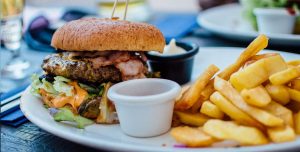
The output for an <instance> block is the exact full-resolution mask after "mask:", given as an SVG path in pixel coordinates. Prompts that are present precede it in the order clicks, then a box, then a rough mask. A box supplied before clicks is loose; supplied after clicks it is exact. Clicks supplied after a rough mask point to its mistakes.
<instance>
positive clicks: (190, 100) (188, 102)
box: [175, 65, 219, 110]
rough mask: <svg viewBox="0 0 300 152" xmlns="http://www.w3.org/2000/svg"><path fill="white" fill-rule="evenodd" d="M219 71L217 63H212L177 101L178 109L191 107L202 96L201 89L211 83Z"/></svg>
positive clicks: (176, 107) (176, 106)
mask: <svg viewBox="0 0 300 152" xmlns="http://www.w3.org/2000/svg"><path fill="white" fill-rule="evenodd" d="M218 71H219V68H218V67H216V66H215V65H210V66H209V67H208V68H207V69H206V70H205V71H204V72H203V73H202V74H201V75H200V76H199V77H198V79H197V80H196V82H195V83H194V84H193V85H192V86H191V87H190V88H189V89H188V90H187V91H186V92H185V93H184V94H183V96H182V97H181V99H179V100H178V101H177V102H176V103H175V109H176V110H187V109H189V108H191V107H192V106H193V105H194V104H195V103H196V102H197V101H198V100H199V98H200V95H201V91H202V90H203V89H204V88H205V86H206V85H207V84H208V83H209V81H210V79H211V78H212V77H213V76H214V75H215V73H217V72H218Z"/></svg>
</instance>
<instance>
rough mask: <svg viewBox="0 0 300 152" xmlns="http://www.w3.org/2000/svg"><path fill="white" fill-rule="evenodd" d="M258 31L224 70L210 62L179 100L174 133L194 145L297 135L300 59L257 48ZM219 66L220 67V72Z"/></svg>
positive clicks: (263, 43) (263, 40)
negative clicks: (263, 51)
mask: <svg viewBox="0 0 300 152" xmlns="http://www.w3.org/2000/svg"><path fill="white" fill-rule="evenodd" d="M267 45H268V38H267V37H266V36H265V35H259V36H258V37H257V38H256V39H255V40H254V41H253V42H252V43H251V44H250V45H249V46H248V47H247V48H246V49H245V51H244V52H242V54H241V55H240V56H239V58H238V59H237V60H236V61H235V63H233V64H232V65H230V66H229V67H227V68H225V69H224V70H223V71H221V72H219V69H218V67H216V66H215V65H210V66H209V67H208V68H207V69H206V70H205V71H204V72H203V73H202V74H201V75H200V76H199V77H198V79H197V80H196V81H195V82H194V83H193V84H192V85H191V86H189V87H187V88H185V89H183V92H182V94H181V96H180V97H179V98H178V101H176V103H175V111H174V118H173V125H176V127H175V128H173V129H172V130H171V135H172V136H173V137H174V138H175V140H176V141H178V142H180V143H182V144H184V145H186V146H189V147H206V146H215V145H220V144H219V143H222V142H226V141H234V142H235V143H237V144H233V145H234V146H251V145H262V144H268V143H271V142H273V143H281V142H288V141H293V140H295V139H296V135H297V134H300V59H299V60H293V61H289V62H286V61H285V60H284V59H283V58H282V56H280V54H278V53H267V54H259V55H257V53H258V52H259V51H260V50H262V49H264V48H266V47H267ZM217 72H219V73H217Z"/></svg>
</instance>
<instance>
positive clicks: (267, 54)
mask: <svg viewBox="0 0 300 152" xmlns="http://www.w3.org/2000/svg"><path fill="white" fill-rule="evenodd" d="M276 55H279V53H265V54H257V55H254V56H252V57H251V58H250V59H249V60H248V61H251V60H254V61H257V60H261V59H264V58H269V57H271V56H276Z"/></svg>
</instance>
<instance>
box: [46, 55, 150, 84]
mask: <svg viewBox="0 0 300 152" xmlns="http://www.w3.org/2000/svg"><path fill="white" fill-rule="evenodd" d="M146 60H147V59H146V57H145V55H144V54H143V53H141V52H125V51H115V52H113V51H110V52H63V53H58V54H52V55H50V56H48V57H46V59H45V60H44V63H43V65H42V68H43V70H44V71H45V72H47V73H48V74H51V75H59V76H64V77H66V78H70V79H75V80H80V81H84V82H92V83H102V82H108V81H110V82H120V81H125V80H130V79H138V78H145V75H146V74H147V72H148V70H147V66H146Z"/></svg>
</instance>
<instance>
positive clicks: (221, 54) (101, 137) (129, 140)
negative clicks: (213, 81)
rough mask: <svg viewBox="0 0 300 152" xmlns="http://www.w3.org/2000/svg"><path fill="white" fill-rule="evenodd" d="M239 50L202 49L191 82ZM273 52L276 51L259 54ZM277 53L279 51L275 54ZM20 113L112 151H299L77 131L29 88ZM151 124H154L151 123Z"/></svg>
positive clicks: (298, 143)
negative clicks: (189, 143) (196, 145)
mask: <svg viewBox="0 0 300 152" xmlns="http://www.w3.org/2000/svg"><path fill="white" fill-rule="evenodd" d="M242 51H243V48H233V47H202V48H200V51H199V53H198V54H197V55H196V56H195V63H194V67H193V70H194V72H193V79H195V78H196V77H197V76H198V75H199V74H200V73H201V72H202V71H203V70H204V69H205V68H206V67H207V66H209V65H210V64H215V65H216V66H218V67H219V68H220V69H224V68H225V67H226V66H228V65H230V64H231V63H233V62H234V61H235V60H236V58H237V57H238V56H239V54H240V53H241V52H242ZM263 52H276V51H263ZM277 53H279V51H277ZM280 53H281V55H282V56H283V57H284V58H285V59H286V60H292V59H299V58H300V55H299V54H293V53H286V52H280ZM20 107H21V110H22V111H23V113H24V115H25V116H26V117H27V118H28V119H29V120H30V121H31V122H32V123H34V124H36V125H37V126H39V127H40V128H42V129H44V130H45V131H47V132H49V133H51V134H54V135H56V136H59V137H61V138H64V139H66V140H70V141H73V142H76V143H79V144H82V145H86V146H90V147H94V148H98V149H106V150H112V151H142V152H146V151H151V152H153V151H162V152H169V151H174V152H176V151H187V152H206V151H212V150H213V151H218V152H232V151H252V152H256V151H265V152H266V151H279V150H281V151H288V150H292V149H294V150H295V148H298V150H299V149H300V137H299V138H298V139H297V140H295V141H292V142H286V143H281V144H268V145H262V146H253V147H250V146H249V147H239V148H184V149H183V148H174V145H175V144H177V143H176V142H175V140H174V139H172V137H171V136H170V135H169V133H166V134H163V135H161V136H157V137H152V138H134V137H130V136H127V135H125V134H123V133H122V131H121V128H120V126H119V125H100V124H93V125H91V126H87V127H86V128H85V129H77V128H75V127H74V126H70V125H68V124H64V123H59V122H56V121H54V120H53V118H52V117H51V116H50V114H49V112H48V110H47V109H46V108H45V107H44V106H43V103H42V101H41V99H40V98H38V97H35V96H33V95H31V94H30V92H29V88H27V90H26V91H25V93H24V94H23V96H22V98H21V106H20ZM153 125H155V124H153Z"/></svg>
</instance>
